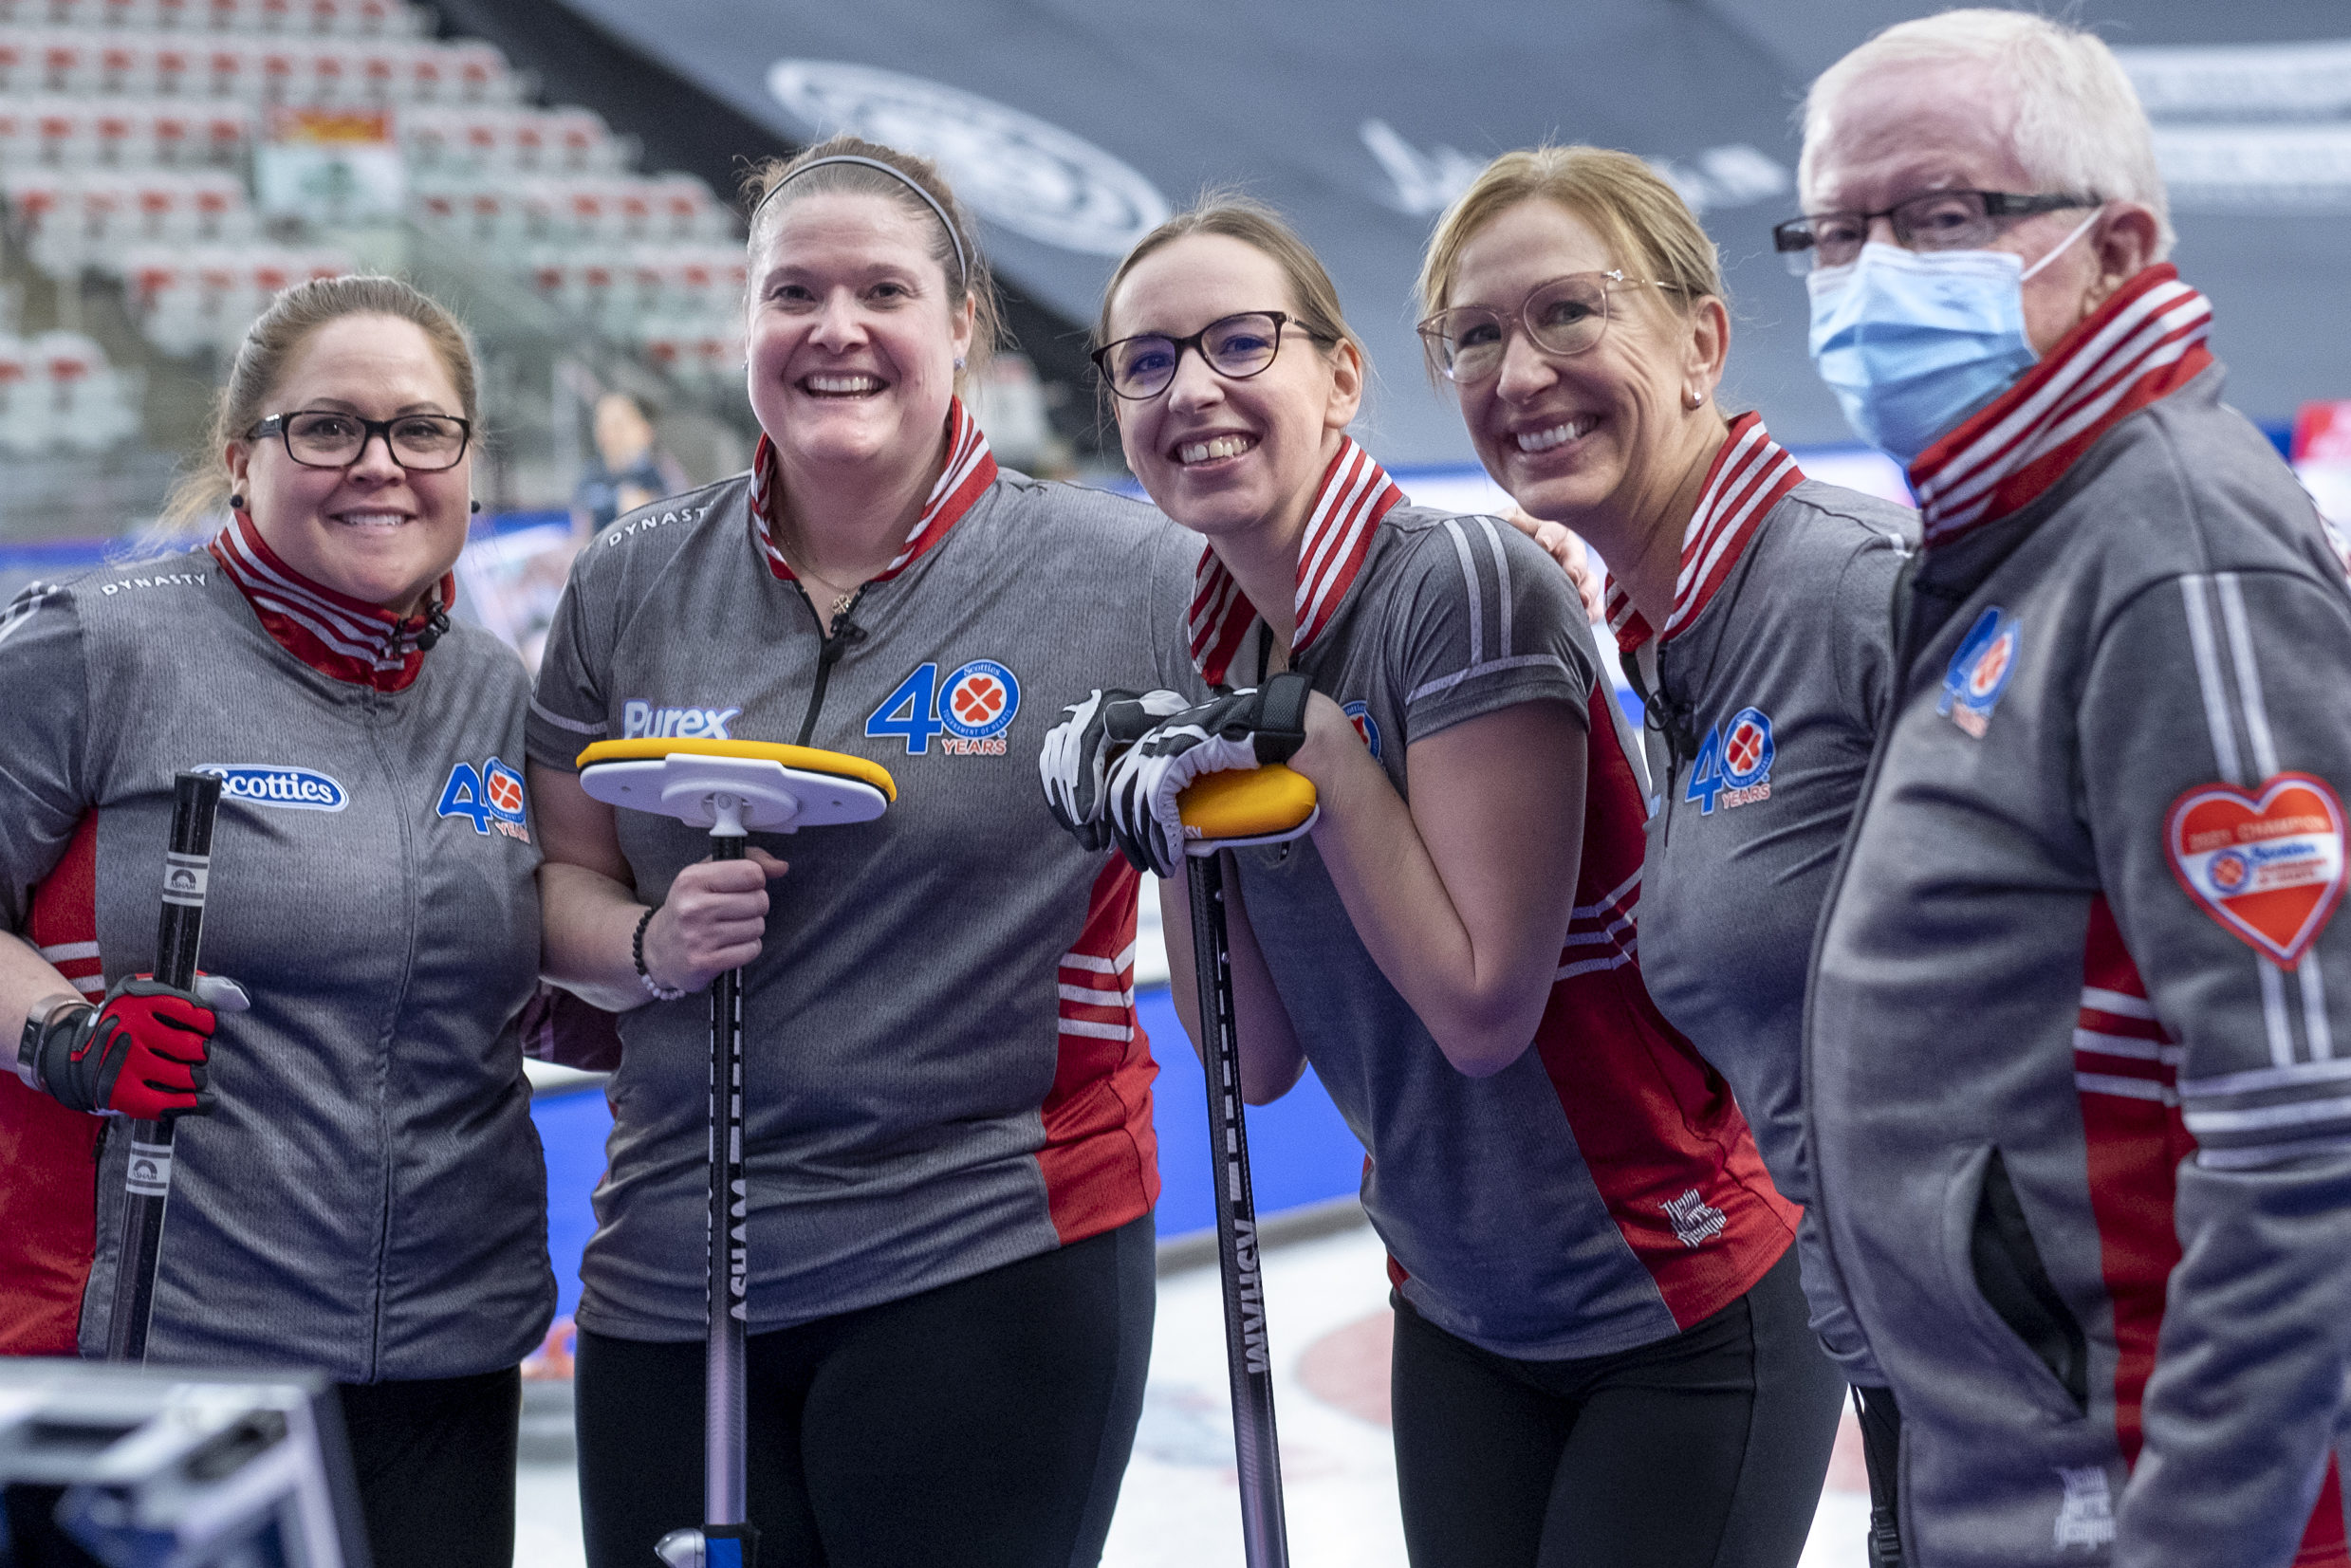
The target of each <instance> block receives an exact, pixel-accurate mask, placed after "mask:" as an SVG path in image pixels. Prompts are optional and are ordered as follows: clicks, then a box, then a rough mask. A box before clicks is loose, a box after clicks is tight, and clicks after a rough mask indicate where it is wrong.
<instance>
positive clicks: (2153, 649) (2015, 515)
mask: <svg viewBox="0 0 2351 1568" xmlns="http://www.w3.org/2000/svg"><path fill="white" fill-rule="evenodd" d="M2155 271H2156V272H2157V273H2159V274H2160V277H2149V276H2146V275H2143V280H2144V281H2142V282H2141V283H2140V284H2138V285H2134V286H2130V287H2128V288H2126V290H2125V294H2124V295H2123V296H2119V297H2118V300H2117V302H2116V303H2115V304H2114V305H2112V306H2110V307H2109V310H2108V313H2107V314H2106V315H2102V316H2101V317H2096V318H2093V319H2092V320H2091V321H2090V322H2089V323H2084V326H2083V328H2080V329H2077V331H2078V332H2095V331H2102V330H2103V329H2104V327H2105V326H2107V325H2109V324H2112V323H2122V324H2124V325H2127V324H2128V323H2129V322H2130V321H2131V320H2133V319H2134V318H2132V317H2131V316H2130V314H2129V312H2130V311H2131V310H2135V309H2138V308H2139V307H2140V306H2141V305H2142V304H2143V305H2148V306H2150V307H2153V306H2163V305H2166V304H2167V302H2169V301H2171V300H2173V299H2175V298H2176V297H2177V294H2178V293H2179V292H2180V291H2184V286H2180V285H2175V284H2170V283H2168V281H2167V280H2168V279H2169V277H2170V269H2169V268H2168V267H2166V268H2158V269H2155ZM2158 286H2159V288H2160V290H2161V291H2160V292H2151V289H2153V288H2156V287H2158ZM2190 292H2192V291H2190ZM2170 308H2173V309H2175V311H2176V312H2177V314H2178V315H2179V316H2181V317H2185V315H2186V310H2185V309H2184V308H2182V307H2178V306H2171V307H2170ZM2118 311H2120V312H2121V314H2116V312H2118ZM2169 319H2171V318H2167V320H2169ZM2069 341H2071V340H2069ZM2085 341H2089V342H2090V343H2091V346H2093V347H2095V346H2096V345H2097V343H2098V342H2101V341H2105V340H2103V339H2102V338H2095V337H2094V338H2093V339H2091V340H2085ZM2182 358H2183V357H2181V356H2178V355H2176V354H2175V356H2174V359H2175V368H2176V370H2177V371H2178V372H2179V373H2180V378H2181V379H2182V380H2184V384H2176V385H2175V387H2174V388H2173V389H2172V390H2170V391H2169V392H2168V395H2165V396H2160V397H2158V398H2157V400H2155V401H2152V402H2149V403H2147V404H2146V405H2145V406H2143V407H2140V408H2138V410H2137V411H2136V412H2132V413H2129V414H2128V415H2125V416H2123V417H2121V418H2120V420H2119V422H2116V423H2114V424H2113V425H2112V427H2111V428H2110V429H2107V430H2106V431H2105V432H2104V433H2103V434H2099V435H2096V437H2095V439H2094V440H2092V441H2091V442H2090V444H2088V445H2087V448H2086V450H2085V451H2083V452H2081V453H2080V455H2078V456H2076V457H2074V458H2073V459H2072V461H2071V463H2070V466H2069V467H2066V468H2064V470H2063V472H2062V473H2061V474H2060V475H2059V476H2058V477H2056V478H2055V479H2054V480H2053V482H2050V483H2048V484H2047V486H2046V489H2043V490H2042V491H2041V492H2040V493H2039V494H2038V496H2037V497H2035V498H2032V499H2030V500H2028V501H2027V502H2025V504H2023V505H2022V506H2021V507H2018V508H2016V509H2013V510H2010V511H2009V512H2007V513H2006V515H1992V516H1989V517H1987V518H1985V519H1983V520H1982V521H1980V522H1979V523H1978V524H1977V525H1976V526H1973V527H1972V529H1958V530H1954V531H1953V533H1951V534H1950V535H1949V536H1947V537H1945V538H1943V539H1940V540H1938V538H1937V531H1936V526H1935V511H1934V501H1933V499H1932V498H1931V497H1930V498H1929V500H1928V531H1927V540H1928V544H1927V548H1926V550H1925V551H1924V553H1923V554H1922V555H1921V556H1920V557H1919V558H1917V559H1916V561H1915V562H1914V563H1913V565H1912V566H1911V567H1910V568H1907V569H1906V572H1905V585H1904V587H1903V588H1902V589H1901V590H1900V591H1899V593H1898V596H1897V636H1896V658H1895V666H1894V675H1893V681H1894V692H1893V706H1892V708H1891V710H1890V712H1889V714H1888V717H1887V721H1886V723H1885V725H1884V727H1883V729H1882V730H1881V731H1880V738H1879V746H1878V751H1877V755H1876V757H1875V758H1874V760H1873V762H1872V765H1871V769H1870V775H1869V779H1868V782H1867V784H1865V785H1864V788H1863V793H1862V801H1861V806H1860V816H1859V819H1858V821H1857V823H1856V827H1855V833H1854V837H1853V839H1852V841H1851V843H1850V845H1849V848H1848V851H1847V855H1846V858H1845V859H1844V861H1843V864H1842V868H1841V870H1840V873H1839V876H1838V880H1837V883H1836V885H1835V887H1834V889H1833V890H1832V893H1831V895H1830V905H1829V910H1828V913H1827V914H1826V916H1825V919H1824V922H1823V930H1822V933H1821V937H1820V940H1819V944H1818V947H1817V949H1816V952H1815V962H1814V973H1813V980H1812V986H1811V994H1810V997H1809V1000H1808V1017H1807V1037H1806V1056H1805V1100H1806V1105H1807V1109H1808V1112H1809V1115H1810V1117H1811V1133H1812V1150H1813V1155H1814V1162H1815V1171H1816V1173H1817V1191H1816V1193H1815V1198H1816V1202H1817V1205H1818V1209H1817V1212H1818V1213H1819V1214H1820V1215H1821V1217H1822V1218H1823V1222H1824V1225H1825V1230H1826V1235H1827V1240H1828V1249H1829V1253H1830V1256H1831V1259H1832V1262H1833V1264H1834V1265H1835V1267H1836V1269H1837V1272H1838V1274H1839V1276H1840V1282H1841V1283H1842V1286H1843V1290H1844V1293H1845V1295H1846V1298H1847V1299H1848V1300H1849V1301H1851V1303H1852V1306H1853V1310H1854V1313H1855V1315H1856V1317H1857V1318H1858V1319H1860V1325H1861V1328H1862V1330H1863V1332H1864V1333H1865V1334H1866V1335H1867V1337H1868V1340H1869V1344H1870V1347H1871V1349H1872V1350H1873V1351H1874V1353H1875V1354H1876V1356H1877V1357H1878V1359H1879V1363H1880V1365H1881V1367H1882V1368H1883V1370H1884V1371H1885V1373H1886V1374H1888V1376H1889V1377H1890V1379H1891V1381H1892V1383H1893V1386H1894V1388H1895V1390H1896V1392H1897V1394H1898V1396H1899V1398H1900V1401H1901V1407H1902V1413H1903V1433H1902V1454H1901V1477H1900V1490H1901V1507H1902V1525H1903V1535H1904V1539H1905V1541H1906V1543H1907V1545H1908V1548H1909V1552H1910V1555H1911V1561H1912V1563H1913V1565H1914V1568H1956V1565H1962V1564H1964V1565H1971V1568H1973V1565H1982V1568H1993V1565H1998V1568H2028V1565H2034V1564H2060V1563H2102V1562H2113V1563H2117V1564H2129V1565H2131V1568H2157V1565H2162V1568H2171V1565H2178V1568H2189V1565H2191V1564H2194V1565H2197V1568H2211V1565H2215V1564H2224V1563H2225V1564H2230V1565H2231V1568H2275V1565H2282V1564H2285V1563H2286V1562H2288V1561H2291V1560H2293V1559H2294V1555H2295V1550H2296V1545H2297V1542H2298V1540H2300V1539H2301V1538H2302V1537H2303V1534H2304V1531H2305V1522H2310V1520H2311V1515H2312V1508H2313V1503H2314V1502H2315V1501H2316V1499H2317V1498H2318V1497H2319V1495H2320V1491H2321V1487H2322V1483H2323V1479H2324V1472H2325V1468H2326V1465H2327V1460H2328V1453H2327V1450H2328V1443H2329V1435H2330V1431H2331V1429H2332V1427H2333V1424H2334V1422H2335V1420H2336V1418H2337V1411H2338V1407H2339V1403H2340V1401H2341V1399H2342V1393H2343V1387H2344V1372H2345V1366H2346V1359H2347V1356H2351V1055H2346V1053H2351V922H2345V921H2342V920H2340V919H2332V918H2330V916H2332V915H2333V913H2335V909H2336V904H2337V901H2338V900H2339V899H2340V896H2341V895H2342V877H2343V857H2342V850H2343V842H2342V840H2343V821H2342V806H2341V799H2342V790H2343V788H2344V787H2345V785H2346V784H2351V596H2347V595H2346V593H2345V585H2344V581H2343V574H2342V568H2341V566H2340V564H2339V563H2337V562H2336V560H2335V559H2334V557H2333V554H2332V552H2331V550H2330V549H2329V547H2328V545H2327V544H2326V542H2325V540H2324V539H2323V536H2322V534H2321V531H2320V527H2319V524H2318V520H2317V518H2316V516H2315V514H2314V513H2313V511H2312V509H2311V506H2310V503H2309V501H2308V499H2307V498H2306V497H2305V495H2304V494H2303V493H2302V492H2301V490H2300V489H2298V488H2297V487H2296V486H2295V484H2294V481H2293V478H2292V476H2291V475H2290V474H2289V473H2288V472H2287V471H2286V469H2285V467H2284V466H2283V465H2282V464H2281V463H2280V462H2279V461H2278V459H2277V456H2276V453H2275V452H2273V451H2272V450H2271V449H2270V447H2269V445H2268V442H2267V441H2266V440H2265V439H2264V438H2263V437H2262V435H2261V434H2259V433H2258V432H2257V431H2255V430H2254V429H2252V427H2250V426H2249V425H2248V424H2247V423H2246V422H2245V421H2244V420H2243V419H2242V418H2240V417H2239V416H2238V415H2236V414H2235V413H2234V412H2233V411H2231V410H2230V409H2229V408H2227V407H2225V406H2224V405H2223V404H2222V403H2221V401H2220V393H2221V383H2222V376H2223V373H2222V371H2221V370H2220V369H2219V368H2218V367H2217V366H2216V365H2209V360H2204V359H2202V358H2200V357H2198V358H2186V359H2185V362H2176V361H2178V360H2181V359H2182ZM2198 364H2206V365H2207V366H2208V368H2204V369H2202V370H2201V372H2200V373H2196V374H2194V375H2193V378H2189V377H2188V373H2190V372H2193V371H2194V369H2195V366H2196V365H2198ZM2059 368H2060V369H2063V368H2064V367H2059ZM2025 390H2026V391H2027V392H2030V391H2032V390H2034V389H2033V388H2032V387H2030V386H2027V388H2026V389H2025ZM2125 406H2127V405H2125ZM2006 412H2008V406H2007V405H2006V404H2005V403H1995V405H1993V409H1992V411H1990V413H1988V415H1985V416H1982V417H1985V418H1987V419H1994V418H1995V416H1997V415H2002V414H2005V413H2006ZM1969 428H1970V427H1967V426H1963V427H1962V430H1963V431H1965V430H1967V429H1969ZM1985 428H1987V429H1991V428H1993V427H1991V426H1987V427H1985ZM2095 429H2096V427H2095V426H2094V425H2093V426H2092V427H2091V430H2092V432H2095ZM2059 434H2061V435H2062V434H2063V431H2062V429H2061V431H2060V432H2059ZM2078 438H2079V437H2077V439H2078ZM1937 450H1938V451H1939V450H1941V449H1937ZM2061 450H2062V449H2061ZM1929 457H1930V458H1933V457H1934V453H1933V452H1931V453H1930V454H1929ZM2027 477H2028V478H2029V477H2030V475H2027ZM1914 478H1915V479H1916V473H1915V474H1914ZM1928 493H1929V492H1928V490H1927V489H1921V494H1922V496H1926V495H1928ZM2330 1511H2331V1509H2330ZM2331 1523H2332V1521H2331V1520H2327V1519H2322V1520H2320V1521H2319V1522H2318V1528H2317V1529H2316V1530H2314V1532H2313V1539H2314V1540H2315V1539H2317V1538H2318V1537H2319V1536H2321V1535H2323V1534H2325V1533H2327V1531H2328V1528H2329V1527H2330V1526H2331ZM2338 1539H2340V1538H2338Z"/></svg>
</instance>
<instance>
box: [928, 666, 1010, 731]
mask: <svg viewBox="0 0 2351 1568" xmlns="http://www.w3.org/2000/svg"><path fill="white" fill-rule="evenodd" d="M1020 709H1021V683H1020V682H1019V681H1017V680H1015V679H1013V677H1012V672H1011V671H1009V670H1007V669H1006V668H1005V667H1004V666H1003V665H1001V664H998V663H997V662H996V661H995V660H994V659H991V658H975V659H973V660H972V662H971V663H969V664H965V665H960V666H958V667H956V669H955V670H954V671H953V672H952V673H950V674H949V675H948V677H947V680H946V682H945V684H944V685H942V686H941V687H940V688H939V694H938V719H939V723H941V724H943V725H945V726H946V727H947V732H948V733H949V734H950V735H953V736H956V737H958V738H960V739H962V740H967V741H984V740H986V739H987V738H988V737H989V736H990V735H1000V734H1002V733H1004V730H1005V728H1006V727H1007V726H1008V725H1009V724H1010V723H1011V722H1012V715H1013V714H1015V713H1017V712H1019V711H1020Z"/></svg>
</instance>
